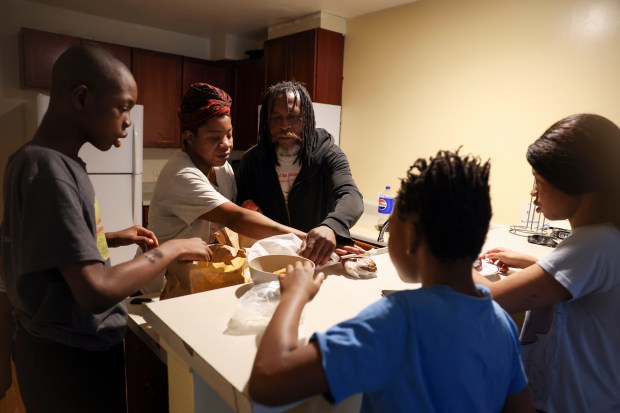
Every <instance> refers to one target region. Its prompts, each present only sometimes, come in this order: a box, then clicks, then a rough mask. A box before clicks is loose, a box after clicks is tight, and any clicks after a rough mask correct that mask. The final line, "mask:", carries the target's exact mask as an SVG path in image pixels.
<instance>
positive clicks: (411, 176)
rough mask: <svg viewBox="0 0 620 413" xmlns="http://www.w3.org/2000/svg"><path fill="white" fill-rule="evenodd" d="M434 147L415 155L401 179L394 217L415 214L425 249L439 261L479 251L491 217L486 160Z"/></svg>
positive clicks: (464, 257) (461, 257) (466, 256)
mask: <svg viewBox="0 0 620 413" xmlns="http://www.w3.org/2000/svg"><path fill="white" fill-rule="evenodd" d="M459 150H460V148H459V149H458V150H457V151H456V152H450V151H439V152H437V155H435V157H434V158H433V157H431V158H429V159H428V160H426V159H423V158H420V159H418V160H417V161H415V163H414V164H413V165H412V166H411V167H410V168H409V171H408V172H407V177H406V178H405V179H403V180H402V181H401V186H400V189H399V192H398V198H397V200H396V203H397V208H398V218H399V219H401V220H406V219H408V218H412V217H413V216H416V217H417V218H418V221H419V228H420V230H421V231H422V233H423V236H424V238H425V239H426V241H427V243H428V246H429V250H430V252H431V253H432V254H433V255H434V256H435V257H437V259H439V260H441V261H444V262H454V261H457V260H461V259H469V260H471V261H472V262H473V260H475V259H476V257H477V256H478V254H479V253H480V249H481V248H482V245H483V244H484V240H485V237H486V234H487V231H488V229H489V221H490V220H491V215H492V213H491V197H490V195H489V171H490V168H491V166H490V163H489V161H486V162H485V163H481V161H480V158H478V157H472V156H471V155H468V156H465V157H461V156H459V153H458V152H459Z"/></svg>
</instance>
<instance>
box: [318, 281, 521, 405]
mask: <svg viewBox="0 0 620 413" xmlns="http://www.w3.org/2000/svg"><path fill="white" fill-rule="evenodd" d="M478 289H479V291H481V292H482V293H483V297H472V296H468V295H464V294H460V293H457V292H455V291H454V290H452V289H451V288H450V287H448V286H444V285H439V286H433V287H423V288H420V289H417V290H409V291H402V292H398V293H394V294H391V295H389V296H386V297H384V298H382V299H381V300H379V301H377V302H375V303H373V304H372V305H370V306H368V307H367V308H366V309H364V310H363V311H362V312H361V313H360V314H358V315H357V316H356V317H354V318H352V319H351V320H348V321H345V322H342V323H340V324H338V325H336V326H334V327H332V328H330V329H329V330H328V331H327V332H325V333H316V334H314V335H313V336H312V338H311V340H316V341H317V342H318V344H319V348H320V351H321V356H322V363H323V368H324V370H325V373H326V376H327V380H328V383H329V389H330V391H329V394H327V395H326V397H327V398H328V399H329V400H330V401H333V402H339V401H341V400H343V399H345V398H346V397H349V396H350V395H353V394H355V393H360V392H361V393H364V395H363V401H362V409H361V411H362V412H390V413H397V412H407V413H410V412H459V413H463V412H472V413H473V412H475V413H484V412H499V411H500V410H501V408H502V406H503V405H504V402H505V400H506V397H507V396H508V395H511V394H514V393H517V392H520V391H522V390H523V389H524V388H525V387H526V386H527V381H526V378H525V373H524V371H523V366H522V364H521V359H520V357H519V342H518V333H517V328H516V326H515V325H514V322H513V321H512V319H511V318H510V316H509V315H508V314H507V313H506V312H505V311H504V310H503V309H501V308H500V306H499V305H498V304H497V303H495V302H494V301H493V300H492V299H491V298H490V294H489V291H488V289H486V288H484V287H481V286H478Z"/></svg>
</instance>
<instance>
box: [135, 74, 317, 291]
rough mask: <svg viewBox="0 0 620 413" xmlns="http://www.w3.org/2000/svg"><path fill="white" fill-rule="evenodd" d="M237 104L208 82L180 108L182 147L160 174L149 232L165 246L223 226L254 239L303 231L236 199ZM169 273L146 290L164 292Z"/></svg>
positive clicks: (196, 88) (192, 89) (192, 87)
mask: <svg viewBox="0 0 620 413" xmlns="http://www.w3.org/2000/svg"><path fill="white" fill-rule="evenodd" d="M231 104H232V100H231V98H230V96H228V94H227V93H226V92H224V91H223V90H221V89H218V88H217V87H214V86H211V85H209V84H207V83H194V84H192V85H190V87H189V89H188V90H187V92H186V93H185V95H184V96H183V101H182V102H181V107H180V108H179V119H180V123H181V139H182V148H181V150H179V151H177V152H176V153H175V154H174V155H173V156H172V158H171V159H170V160H169V161H168V163H167V164H166V165H165V166H164V168H163V169H162V170H161V173H160V174H159V178H158V179H157V183H156V184H155V189H154V191H153V197H152V199H151V205H150V208H149V229H150V230H152V231H153V232H154V233H155V234H156V236H157V237H158V239H159V240H160V242H164V241H166V240H169V239H174V238H191V237H200V238H202V239H203V240H205V241H206V242H207V243H211V242H213V241H214V238H213V234H214V233H215V232H216V231H217V230H218V229H220V228H221V227H228V228H230V229H232V230H233V231H235V232H238V233H240V234H242V235H245V236H248V237H250V238H254V239H261V238H266V237H269V236H272V235H278V234H285V233H294V234H296V235H297V236H299V237H302V238H305V236H306V234H305V233H304V232H302V231H299V230H296V229H293V228H291V227H287V226H285V225H282V224H279V223H277V222H275V221H272V220H271V219H269V218H267V217H266V216H264V215H262V214H260V213H258V212H255V211H251V210H249V209H246V208H241V207H239V206H237V205H235V204H234V203H233V202H232V201H233V200H234V199H235V196H236V192H237V188H236V184H235V178H234V173H233V170H232V167H231V166H230V164H229V163H228V158H229V157H230V154H231V151H232V148H233V130H232V124H231V118H230V107H231ZM163 280H164V277H163V273H162V274H161V275H160V277H158V278H156V279H155V280H153V281H152V282H151V283H150V284H149V285H147V286H146V287H145V288H143V291H144V292H147V293H149V292H159V291H161V288H162V287H163Z"/></svg>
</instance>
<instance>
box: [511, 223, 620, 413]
mask: <svg viewBox="0 0 620 413" xmlns="http://www.w3.org/2000/svg"><path fill="white" fill-rule="evenodd" d="M538 264H539V265H540V266H541V267H542V268H543V269H544V270H545V271H547V272H548V273H549V274H551V275H552V276H553V277H554V278H555V279H556V280H557V281H558V282H559V283H560V284H562V285H563V286H564V287H565V288H566V289H568V290H569V291H570V293H571V294H572V296H573V298H572V299H571V300H569V301H565V302H562V303H560V304H556V305H555V306H554V307H553V308H550V309H547V310H534V311H528V313H527V315H526V320H525V323H524V326H523V331H522V333H521V344H522V349H521V355H522V358H523V364H524V366H525V369H526V371H527V375H528V379H529V382H530V389H531V391H532V395H533V397H534V402H535V405H536V408H537V409H542V410H544V411H546V412H547V413H578V412H579V413H581V412H612V411H613V412H618V411H620V328H619V324H618V315H619V314H620V231H618V229H616V228H615V227H614V226H613V225H592V226H586V227H578V228H575V229H573V231H572V234H571V236H570V237H569V238H567V239H566V240H564V241H563V242H562V243H561V244H560V245H559V246H558V247H557V248H556V249H555V250H553V251H552V252H551V253H550V254H549V255H548V256H547V257H545V258H543V259H541V260H539V261H538Z"/></svg>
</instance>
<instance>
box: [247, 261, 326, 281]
mask: <svg viewBox="0 0 620 413" xmlns="http://www.w3.org/2000/svg"><path fill="white" fill-rule="evenodd" d="M297 261H301V262H309V263H310V264H312V270H313V271H314V263H313V262H312V261H310V260H309V259H307V258H304V257H300V256H299V255H263V256H262V257H256V258H254V259H252V260H250V262H249V266H250V277H252V281H253V282H254V284H260V283H265V282H269V281H277V280H278V274H274V272H275V271H278V270H281V269H283V268H286V267H287V266H288V265H293V264H294V263H296V262H297Z"/></svg>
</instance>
